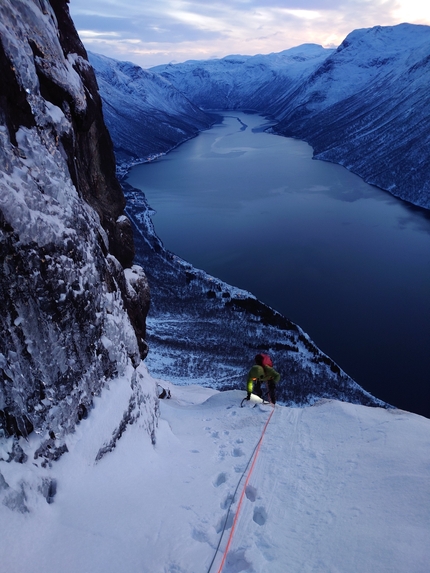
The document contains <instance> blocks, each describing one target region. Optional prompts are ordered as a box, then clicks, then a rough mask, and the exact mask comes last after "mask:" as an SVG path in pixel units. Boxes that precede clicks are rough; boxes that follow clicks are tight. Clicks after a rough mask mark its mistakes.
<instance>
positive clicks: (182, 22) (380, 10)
mask: <svg viewBox="0 0 430 573" xmlns="http://www.w3.org/2000/svg"><path fill="white" fill-rule="evenodd" d="M421 4H422V2H421V0H229V1H227V0H214V1H213V2H203V1H199V2H198V1H194V0H193V1H188V0H157V1H156V2H155V1H153V2H148V1H145V2H142V1H141V0H103V1H102V0H92V1H91V3H89V2H88V0H73V2H71V3H70V11H71V14H72V17H73V19H74V22H75V25H76V27H77V29H78V32H79V33H80V36H81V38H82V40H83V42H84V44H85V46H86V47H87V49H89V50H91V51H95V52H97V51H98V52H100V53H103V54H105V55H107V56H110V57H113V58H116V59H127V60H131V61H134V62H136V63H137V64H139V65H141V66H143V67H150V66H153V65H157V64H160V63H167V62H170V61H173V60H174V61H184V60H187V59H205V58H210V57H214V56H219V57H223V56H226V55H228V54H232V53H242V54H256V53H269V52H277V51H282V50H285V49H287V48H291V47H293V46H298V45H300V44H303V43H309V42H310V43H317V44H322V45H324V46H328V45H339V44H340V43H341V42H342V41H343V39H344V38H345V36H346V35H347V34H348V33H349V32H351V31H352V30H354V29H357V28H369V27H373V26H376V25H383V26H387V25H394V24H397V23H400V22H402V21H405V20H407V18H403V16H406V15H407V14H409V15H411V16H413V15H414V14H415V15H416V14H417V13H418V5H420V6H421ZM89 5H90V8H88V6H89ZM420 10H421V12H420V14H421V16H420V17H421V23H430V8H422V7H421V8H420ZM426 13H427V16H426V15H425V14H426ZM426 17H427V21H425V19H426ZM423 19H424V21H422V20H423ZM409 21H413V20H412V19H411V20H409Z"/></svg>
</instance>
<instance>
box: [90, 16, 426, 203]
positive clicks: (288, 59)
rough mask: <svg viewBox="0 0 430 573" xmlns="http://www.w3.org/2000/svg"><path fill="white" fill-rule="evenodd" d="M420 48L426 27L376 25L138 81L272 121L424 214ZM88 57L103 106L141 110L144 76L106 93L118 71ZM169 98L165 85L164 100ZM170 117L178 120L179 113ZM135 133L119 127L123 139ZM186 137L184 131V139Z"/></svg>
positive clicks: (117, 65)
mask: <svg viewBox="0 0 430 573" xmlns="http://www.w3.org/2000/svg"><path fill="white" fill-rule="evenodd" d="M429 46H430V27H429V26H417V25H411V24H401V25H399V26H393V27H381V26H376V27H374V28H371V29H362V30H355V31H354V32H351V34H349V35H348V36H347V37H346V38H345V40H344V41H343V42H342V44H341V45H340V46H339V47H338V48H337V50H332V49H325V48H322V47H321V46H317V45H314V44H305V45H303V46H298V47H296V48H291V49H289V50H285V51H284V52H281V53H279V54H268V55H257V56H227V57H226V58H223V59H219V60H217V59H214V60H205V61H193V60H192V61H189V62H185V63H183V64H168V65H165V66H157V67H155V68H152V69H151V70H149V71H148V72H146V74H149V72H152V73H154V74H156V75H158V76H161V78H163V79H165V80H168V82H169V83H170V84H171V86H172V87H174V88H176V89H177V90H178V91H179V92H180V93H181V94H183V96H185V97H186V98H187V99H188V100H189V101H190V102H192V103H193V104H194V105H196V106H198V107H200V108H201V109H202V110H206V111H209V110H233V109H236V110H254V111H256V112H259V113H261V114H265V115H269V116H271V117H272V118H274V119H275V120H276V121H277V122H278V123H277V125H275V126H274V128H273V130H274V132H275V133H279V134H280V135H285V136H288V137H295V138H299V139H302V140H304V141H307V142H308V143H309V144H310V145H311V146H312V147H313V148H314V157H315V158H316V159H321V160H324V161H332V162H334V163H339V164H340V165H343V166H344V167H346V168H348V169H350V170H351V171H353V172H354V173H356V174H357V175H359V176H360V177H362V178H363V179H364V180H365V181H366V182H368V183H371V184H373V185H377V186H378V187H380V188H382V189H384V190H386V191H389V192H390V193H392V194H393V195H395V196H397V197H400V198H401V199H404V200H406V201H408V202H410V203H413V204H415V205H418V206H420V207H424V208H427V209H429V208H430V188H429V181H428V176H427V167H428V165H429V163H430V151H429V150H430V132H429V125H428V116H429V113H430V96H429V94H428V89H427V86H428V83H429V75H430V66H429V61H430V48H429ZM90 59H91V61H92V63H93V65H94V69H95V71H96V74H97V78H98V81H99V83H100V93H101V96H102V99H103V101H104V104H105V107H108V108H111V107H113V108H114V109H116V110H117V113H119V114H121V113H123V112H122V111H121V110H124V109H125V108H126V107H132V108H133V107H134V106H136V105H140V106H141V107H145V106H146V104H145V102H144V101H143V100H142V98H141V96H140V93H141V92H142V90H144V89H145V87H146V86H147V89H150V85H151V84H152V82H153V81H154V80H153V76H148V75H147V76H146V77H144V76H143V73H141V75H140V79H139V82H137V83H135V82H134V80H133V81H130V78H128V82H127V85H132V86H134V88H135V91H134V93H133V90H130V89H129V88H128V87H127V89H124V87H122V88H121V89H119V88H120V87H121V86H119V85H118V82H115V84H114V88H115V89H116V91H113V87H112V86H110V87H109V91H107V84H110V78H111V77H112V76H114V75H117V74H118V75H119V73H120V71H121V72H122V71H123V70H124V69H125V68H126V64H125V63H121V62H116V61H115V60H109V59H107V58H103V59H99V58H98V57H97V56H95V55H94V56H91V57H90ZM128 66H129V68H128V69H132V68H133V66H131V65H128ZM134 68H136V67H135V66H134ZM135 76H136V73H135V72H134V74H133V78H134V77H135ZM149 78H151V79H150V80H149ZM161 78H160V79H161ZM138 86H139V87H138ZM168 93H169V92H168V90H167V87H166V88H165V96H164V100H163V101H167V98H168ZM137 101H138V102H139V104H137V103H136V102H137ZM125 102H127V105H125ZM148 109H150V108H148ZM169 113H171V111H170V112H169ZM110 116H111V112H110V111H108V115H107V117H106V122H107V125H108V127H109V129H110V130H111V132H113V133H115V131H117V124H116V122H115V121H114V118H113V117H112V118H111V117H110ZM177 117H178V118H180V117H183V118H184V119H185V116H184V114H183V111H182V109H181V107H179V106H178V107H177ZM148 128H149V129H151V126H150V125H148ZM138 129H139V128H138V127H136V126H135V125H133V122H131V121H130V122H128V123H126V130H127V133H128V134H129V135H128V137H129V139H130V140H132V139H133V137H134V136H133V134H134V133H135V132H136V131H138ZM153 137H154V143H155V142H156V144H157V148H156V149H157V150H159V149H160V146H162V145H163V144H164V145H165V151H168V150H169V149H171V147H168V145H167V144H166V142H165V141H163V138H161V137H160V133H159V132H158V131H153ZM188 137H189V135H188V134H184V136H183V140H185V139H187V138H188ZM113 140H114V145H115V146H116V147H117V150H118V151H119V150H120V149H121V151H122V149H123V147H122V145H123V144H122V141H121V142H120V140H118V142H117V141H116V138H115V135H113ZM143 149H144V148H142V153H140V156H141V157H142V156H144V152H143ZM128 153H130V150H129V151H128ZM136 154H139V153H138V149H134V150H133V152H132V155H133V156H135V155H136Z"/></svg>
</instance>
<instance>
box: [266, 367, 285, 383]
mask: <svg viewBox="0 0 430 573" xmlns="http://www.w3.org/2000/svg"><path fill="white" fill-rule="evenodd" d="M280 379H281V375H280V374H279V373H278V372H276V370H275V369H274V368H271V367H270V366H266V367H265V373H264V380H273V382H274V383H275V384H277V383H278V382H279V380H280Z"/></svg>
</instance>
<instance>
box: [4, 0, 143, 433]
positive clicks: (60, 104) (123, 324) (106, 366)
mask: <svg viewBox="0 0 430 573" xmlns="http://www.w3.org/2000/svg"><path fill="white" fill-rule="evenodd" d="M124 206H125V201H124V197H123V194H122V190H121V187H120V185H119V183H118V181H117V179H116V177H115V161H114V155H113V148H112V143H111V139H110V136H109V133H108V131H107V129H106V127H105V124H104V121H103V115H102V108H101V100H100V97H99V94H98V89H97V82H96V79H95V75H94V73H93V70H92V68H91V66H90V65H89V63H88V60H87V55H86V52H85V49H84V48H83V46H82V43H81V42H80V40H79V37H78V35H77V33H76V30H75V28H74V25H73V23H72V21H71V19H70V16H69V12H68V7H67V1H66V0H51V1H50V2H48V1H47V0H10V1H8V0H4V1H2V2H1V4H0V299H1V312H0V327H1V330H0V435H1V434H3V435H4V436H6V437H7V436H10V435H16V436H19V435H24V436H25V435H27V434H28V433H30V432H31V431H32V430H33V429H35V430H37V431H38V432H40V433H43V432H44V431H45V432H46V431H50V432H53V433H54V434H55V435H57V436H58V435H61V434H64V433H66V432H67V431H70V430H72V429H73V427H74V425H75V423H76V422H77V421H79V419H81V418H82V417H84V416H85V415H86V413H87V411H88V409H89V408H90V407H91V404H92V400H93V397H94V395H97V394H98V393H99V392H100V390H101V388H102V387H103V385H104V384H105V383H106V380H109V379H110V378H112V377H113V376H116V375H118V374H119V373H121V371H123V370H124V369H125V367H126V364H127V363H128V362H130V361H132V362H133V364H134V365H136V364H138V363H139V361H140V360H141V359H142V358H143V357H145V356H146V352H147V346H146V343H145V340H144V339H145V319H146V314H147V311H148V306H149V288H148V284H147V280H146V277H145V274H144V272H143V270H142V269H141V268H140V267H136V266H133V267H131V265H132V263H133V257H134V244H133V238H132V231H131V225H130V222H129V220H128V218H127V217H125V216H124V214H123V209H124ZM126 267H131V268H130V269H129V270H128V271H127V272H126V273H125V272H124V268H126Z"/></svg>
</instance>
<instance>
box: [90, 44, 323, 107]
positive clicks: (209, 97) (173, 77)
mask: <svg viewBox="0 0 430 573" xmlns="http://www.w3.org/2000/svg"><path fill="white" fill-rule="evenodd" d="M332 52H333V50H332V49H327V48H323V47H322V46H318V45H317V44H303V45H302V46H298V47H296V48H291V49H289V50H285V51H283V52H280V53H273V54H268V55H260V54H259V55H257V56H227V57H226V58H222V59H213V60H203V61H197V60H190V61H188V62H185V63H183V64H167V65H164V66H156V67H154V68H151V71H152V72H156V73H157V74H160V75H161V76H162V77H163V78H166V79H167V80H169V82H171V83H172V84H173V85H174V86H175V87H176V88H177V89H178V90H180V91H181V92H182V93H184V94H185V95H186V96H187V97H188V98H189V99H190V100H191V101H192V102H194V103H195V104H197V105H198V106H200V107H201V108H203V109H220V110H225V109H249V110H256V111H260V112H262V113H268V106H269V105H275V103H276V102H278V101H279V99H281V100H282V99H288V97H289V95H290V94H292V93H293V92H294V91H295V90H296V89H297V88H298V87H299V86H300V85H301V84H302V83H303V81H305V80H306V78H308V77H309V75H311V74H312V73H313V72H314V71H315V70H316V69H318V68H319V66H320V65H321V64H322V63H323V62H324V61H325V60H326V58H327V57H328V56H329V55H330V54H331V53H332ZM96 73H97V74H98V71H97V68H96Z"/></svg>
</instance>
